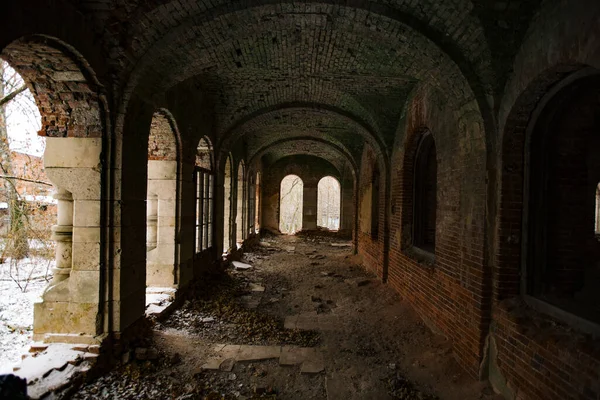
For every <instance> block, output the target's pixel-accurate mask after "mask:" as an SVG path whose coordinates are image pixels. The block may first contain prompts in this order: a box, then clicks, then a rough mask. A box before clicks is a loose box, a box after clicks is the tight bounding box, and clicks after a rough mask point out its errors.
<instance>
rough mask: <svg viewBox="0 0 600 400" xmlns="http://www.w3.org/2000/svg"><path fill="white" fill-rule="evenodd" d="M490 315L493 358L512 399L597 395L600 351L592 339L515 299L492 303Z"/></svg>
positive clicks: (592, 397)
mask: <svg viewBox="0 0 600 400" xmlns="http://www.w3.org/2000/svg"><path fill="white" fill-rule="evenodd" d="M493 319H494V323H493V329H492V332H493V333H494V339H495V341H496V346H497V350H498V358H497V360H496V361H497V364H498V367H499V368H500V370H501V372H502V375H503V377H504V378H505V379H506V381H507V382H508V386H509V388H510V389H511V391H512V392H513V393H514V394H515V396H516V398H517V399H528V400H534V399H535V400H567V399H573V400H575V399H577V400H579V399H590V400H595V399H598V398H599V396H600V354H599V352H598V347H597V345H594V343H593V341H591V340H589V339H586V338H585V337H584V336H583V335H580V334H577V333H576V331H574V330H573V329H572V328H568V327H565V326H563V325H561V324H556V323H552V322H551V321H550V320H549V319H548V318H547V317H546V316H544V315H542V314H540V313H538V312H535V311H533V310H531V309H527V308H526V307H524V306H523V304H519V303H518V302H517V304H515V301H514V300H506V301H504V302H503V303H502V304H499V305H497V306H496V307H494V313H493ZM594 349H595V350H594Z"/></svg>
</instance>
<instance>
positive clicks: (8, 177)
mask: <svg viewBox="0 0 600 400" xmlns="http://www.w3.org/2000/svg"><path fill="white" fill-rule="evenodd" d="M0 178H4V179H15V180H18V181H24V182H33V183H39V184H40V185H46V186H53V185H52V184H51V183H48V182H44V181H38V180H35V179H27V178H20V177H18V176H7V175H0Z"/></svg>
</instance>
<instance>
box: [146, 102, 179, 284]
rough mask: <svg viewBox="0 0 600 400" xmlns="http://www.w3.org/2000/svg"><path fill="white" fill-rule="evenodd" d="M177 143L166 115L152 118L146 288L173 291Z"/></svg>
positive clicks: (155, 115)
mask: <svg viewBox="0 0 600 400" xmlns="http://www.w3.org/2000/svg"><path fill="white" fill-rule="evenodd" d="M177 162H178V140H177V134H176V129H175V124H174V122H173V120H172V118H171V117H170V115H169V114H168V112H167V111H165V110H161V111H158V112H156V113H155V114H154V116H153V117H152V122H151V125H150V135H149V137H148V187H147V200H146V232H147V233H146V285H147V286H154V287H173V286H175V285H176V284H177V281H178V279H177V278H178V277H177V271H176V265H175V259H176V256H175V253H176V240H175V239H176V232H175V231H176V220H177V201H178V197H179V196H178V189H179V187H178V183H177V171H178V165H177Z"/></svg>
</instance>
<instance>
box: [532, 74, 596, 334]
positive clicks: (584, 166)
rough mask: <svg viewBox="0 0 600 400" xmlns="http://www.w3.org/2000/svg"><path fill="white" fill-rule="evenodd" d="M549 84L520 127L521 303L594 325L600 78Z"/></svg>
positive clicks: (593, 75) (590, 75) (573, 78)
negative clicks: (523, 134)
mask: <svg viewBox="0 0 600 400" xmlns="http://www.w3.org/2000/svg"><path fill="white" fill-rule="evenodd" d="M576 77H577V75H574V76H573V77H572V78H571V79H572V81H571V82H569V83H566V82H564V83H562V84H559V85H557V87H556V88H555V92H554V93H552V94H551V95H548V96H546V99H544V100H543V101H542V102H540V105H539V107H538V110H537V112H536V113H534V118H535V116H537V118H536V119H534V120H532V121H531V123H530V126H529V128H528V135H527V138H526V142H525V143H526V151H525V154H526V164H525V171H524V177H525V185H524V188H525V189H524V195H525V196H524V210H523V211H524V218H523V230H524V231H523V254H524V256H525V260H524V264H523V265H524V269H523V271H522V276H523V282H522V288H523V292H524V294H525V295H526V296H531V299H536V300H538V301H541V302H543V303H545V305H543V306H542V307H547V305H550V306H551V307H547V309H546V310H547V311H548V312H550V313H555V312H556V310H557V309H560V310H562V311H566V312H567V313H570V314H573V315H575V316H577V317H580V318H583V319H585V320H588V321H592V322H593V323H595V324H596V326H598V324H600V292H599V291H598V287H599V285H600V257H599V254H600V242H599V241H598V238H597V236H596V229H595V226H594V222H593V221H595V220H596V218H597V216H596V213H597V211H596V210H597V205H596V201H597V200H596V199H597V190H598V182H599V181H600V157H599V156H598V154H600V118H599V116H600V99H599V98H598V92H599V91H600V72H598V71H596V72H595V73H592V74H589V75H588V74H585V75H582V76H581V77H580V78H578V79H577V78H576Z"/></svg>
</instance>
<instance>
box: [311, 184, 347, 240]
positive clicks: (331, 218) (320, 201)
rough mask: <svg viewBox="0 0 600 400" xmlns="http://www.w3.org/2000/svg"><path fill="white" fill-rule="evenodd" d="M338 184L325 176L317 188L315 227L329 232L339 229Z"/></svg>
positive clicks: (339, 189)
mask: <svg viewBox="0 0 600 400" xmlns="http://www.w3.org/2000/svg"><path fill="white" fill-rule="evenodd" d="M340 192H341V188H340V183H339V182H338V180H337V179H335V178H334V177H333V176H326V177H324V178H322V179H321V180H320V181H319V184H318V186H317V226H320V227H323V228H327V229H329V230H331V231H337V230H339V229H340V202H341V195H340Z"/></svg>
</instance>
